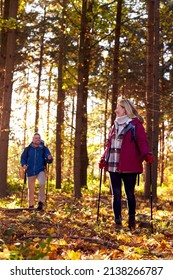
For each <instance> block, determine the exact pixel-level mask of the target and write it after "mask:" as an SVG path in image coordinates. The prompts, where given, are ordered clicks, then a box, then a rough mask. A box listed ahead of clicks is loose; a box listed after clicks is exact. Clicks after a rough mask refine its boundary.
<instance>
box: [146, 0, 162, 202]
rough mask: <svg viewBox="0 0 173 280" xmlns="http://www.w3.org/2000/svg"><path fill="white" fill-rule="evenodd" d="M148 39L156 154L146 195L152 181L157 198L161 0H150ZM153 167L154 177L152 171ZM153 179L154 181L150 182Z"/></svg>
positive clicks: (150, 130) (150, 126)
mask: <svg viewBox="0 0 173 280" xmlns="http://www.w3.org/2000/svg"><path fill="white" fill-rule="evenodd" d="M147 10H148V40H147V67H146V70H147V71H146V118H147V126H146V130H147V135H148V139H149V144H150V147H151V150H152V151H153V152H154V155H155V163H154V167H153V168H150V165H149V164H147V165H146V174H145V190H144V194H145V197H146V198H148V197H149V196H150V194H151V192H150V191H151V190H150V184H151V183H152V187H153V188H152V192H153V198H156V188H157V163H158V161H157V153H158V125H159V118H158V114H159V91H158V89H159V86H158V81H159V1H158V0H148V2H147ZM151 169H152V171H153V172H152V177H151V176H150V171H151ZM151 180H152V182H150V181H151Z"/></svg>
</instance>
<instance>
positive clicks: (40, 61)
mask: <svg viewBox="0 0 173 280" xmlns="http://www.w3.org/2000/svg"><path fill="white" fill-rule="evenodd" d="M45 29H46V4H45V6H44V14H43V22H42V23H41V27H40V33H41V38H40V57H39V66H38V84H37V93H36V114H35V132H38V130H39V118H40V106H39V101H40V86H41V76H42V70H43V54H44V37H45V33H46V30H45Z"/></svg>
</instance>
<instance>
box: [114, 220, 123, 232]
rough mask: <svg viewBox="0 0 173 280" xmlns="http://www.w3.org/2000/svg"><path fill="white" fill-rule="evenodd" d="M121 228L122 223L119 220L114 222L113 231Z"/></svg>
mask: <svg viewBox="0 0 173 280" xmlns="http://www.w3.org/2000/svg"><path fill="white" fill-rule="evenodd" d="M121 228H122V221H121V219H116V220H115V231H117V230H120V229H121Z"/></svg>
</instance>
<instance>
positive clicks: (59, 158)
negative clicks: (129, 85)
mask: <svg viewBox="0 0 173 280" xmlns="http://www.w3.org/2000/svg"><path fill="white" fill-rule="evenodd" d="M66 5H67V1H66V0H63V10H62V18H61V31H60V32H61V33H60V45H59V58H58V97H57V125H56V188H57V189H60V188H61V183H62V164H63V139H64V100H65V93H64V90H63V68H64V58H65V32H64V31H65V30H64V28H65V18H66Z"/></svg>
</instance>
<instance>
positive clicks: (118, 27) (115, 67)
mask: <svg viewBox="0 0 173 280" xmlns="http://www.w3.org/2000/svg"><path fill="white" fill-rule="evenodd" d="M122 4H123V0H118V3H117V13H116V27H115V39H114V55H113V71H112V115H111V122H112V124H113V122H114V118H115V113H114V111H115V107H116V101H117V98H118V77H119V48H120V33H121V18H122Z"/></svg>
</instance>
